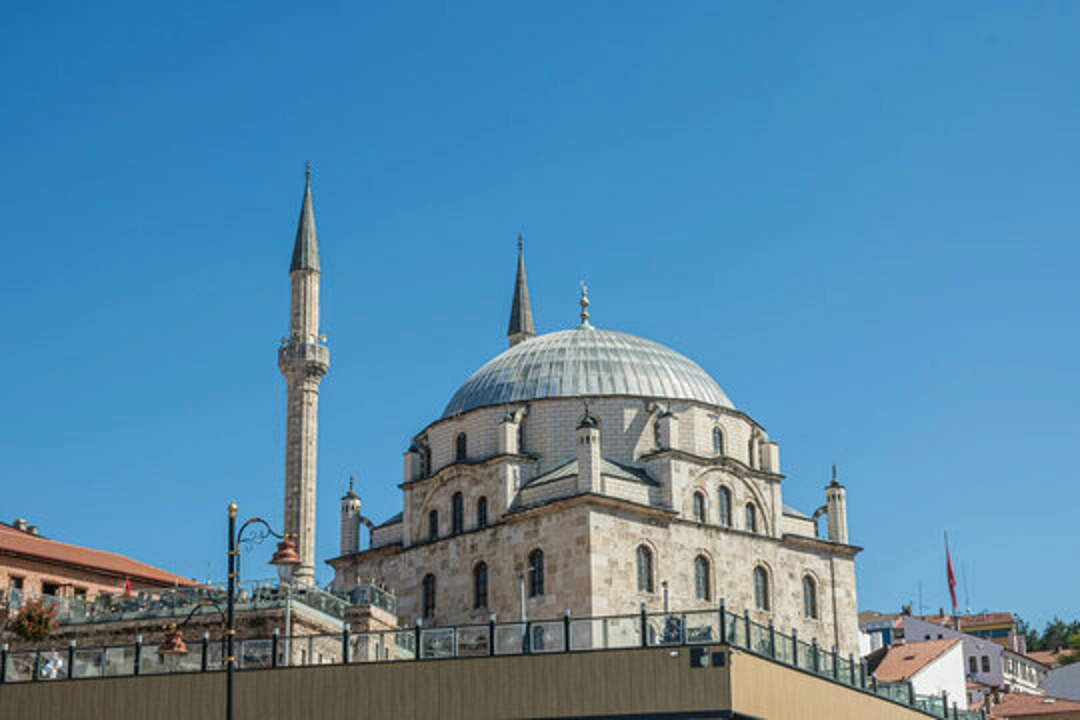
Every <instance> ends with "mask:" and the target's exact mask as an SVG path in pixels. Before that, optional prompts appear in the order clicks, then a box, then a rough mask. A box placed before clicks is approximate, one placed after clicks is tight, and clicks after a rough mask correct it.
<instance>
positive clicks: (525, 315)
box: [506, 235, 536, 347]
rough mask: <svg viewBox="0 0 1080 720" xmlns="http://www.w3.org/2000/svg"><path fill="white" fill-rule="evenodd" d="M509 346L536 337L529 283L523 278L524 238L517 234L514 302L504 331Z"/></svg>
mask: <svg viewBox="0 0 1080 720" xmlns="http://www.w3.org/2000/svg"><path fill="white" fill-rule="evenodd" d="M506 336H507V338H509V340H510V347H513V346H515V345H517V344H518V343H520V342H524V341H525V340H528V339H529V338H531V337H536V328H535V327H534V326H533V316H532V305H531V304H530V303H529V284H528V282H527V281H526V280H525V238H523V237H522V236H521V235H518V265H517V278H515V279H514V302H513V304H512V305H511V306H510V326H509V328H508V329H507V331H506Z"/></svg>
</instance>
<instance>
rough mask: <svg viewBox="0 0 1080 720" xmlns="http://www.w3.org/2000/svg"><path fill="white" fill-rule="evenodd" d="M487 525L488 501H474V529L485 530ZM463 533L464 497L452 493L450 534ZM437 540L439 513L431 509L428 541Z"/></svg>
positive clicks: (482, 499)
mask: <svg viewBox="0 0 1080 720" xmlns="http://www.w3.org/2000/svg"><path fill="white" fill-rule="evenodd" d="M487 525H488V501H487V498H486V497H480V498H479V499H477V501H476V528H477V529H480V528H485V527H487ZM463 532H465V496H464V495H462V494H461V493H459V492H457V493H454V495H453V497H451V498H450V534H451V535H460V534H461V533H463ZM438 539H439V511H438V510H436V509H434V508H432V509H431V510H429V511H428V540H438Z"/></svg>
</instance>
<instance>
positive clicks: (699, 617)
mask: <svg viewBox="0 0 1080 720" xmlns="http://www.w3.org/2000/svg"><path fill="white" fill-rule="evenodd" d="M330 597H334V596H332V595H331V596H330ZM294 599H295V598H294ZM334 599H335V600H338V601H340V602H344V601H341V600H340V598H336V597H334ZM234 642H235V643H236V645H237V647H238V649H237V652H236V655H237V657H238V669H241V670H256V669H262V668H271V667H288V666H297V665H320V664H365V663H373V662H374V663H383V662H401V661H425V660H434V659H444V658H467V657H489V656H492V655H539V654H546V653H552V652H600V651H610V650H619V649H629V648H640V647H644V648H648V647H665V646H680V647H685V646H690V647H693V646H705V645H723V646H727V647H732V648H738V649H739V650H740V651H743V652H749V653H752V654H754V655H757V656H760V657H763V658H767V659H769V660H772V661H774V662H779V663H781V664H783V665H787V666H789V667H793V668H796V669H798V670H800V671H802V672H807V673H810V674H813V675H816V676H817V677H819V678H821V679H823V680H826V681H828V682H833V683H836V684H840V685H844V686H846V687H850V688H853V689H855V690H858V691H860V692H865V693H869V694H873V695H876V696H878V697H881V698H883V699H885V700H888V701H891V702H895V703H897V704H901V705H905V706H907V707H911V708H912V709H915V710H918V711H921V712H924V713H926V714H927V715H930V716H933V717H944V716H945V713H947V716H948V717H954V718H958V719H959V720H979V719H980V718H982V719H983V720H985V714H984V713H982V712H978V713H976V712H972V711H966V710H959V708H957V707H956V706H955V705H954V704H949V703H948V698H945V697H941V696H923V695H917V694H916V693H915V692H914V691H913V689H912V686H911V684H910V683H884V682H877V681H875V680H874V679H873V678H871V677H870V676H869V673H868V672H867V668H866V664H865V661H856V659H855V658H854V656H852V655H848V656H847V657H844V656H842V655H840V654H839V653H838V652H837V651H836V649H835V648H829V649H826V648H823V647H822V646H820V645H818V644H817V642H816V640H815V641H813V642H810V643H807V642H804V641H803V640H801V639H799V637H798V636H797V634H796V633H795V632H792V633H791V634H790V635H788V634H785V633H783V632H780V631H778V630H777V629H776V628H775V627H774V626H772V625H771V624H769V625H761V624H759V623H756V622H754V621H753V620H752V619H751V617H750V614H749V613H748V612H745V613H743V614H742V615H738V614H734V613H730V612H728V611H727V610H726V609H725V607H724V604H723V601H721V602H720V606H719V607H718V608H716V609H712V610H686V611H679V612H668V613H662V612H661V613H649V612H647V611H645V610H644V609H643V610H642V611H641V612H640V613H635V614H632V615H605V616H596V617H571V616H570V614H569V612H565V613H564V615H563V616H562V617H558V618H552V619H535V620H529V621H528V622H504V623H499V622H495V621H494V620H491V621H490V622H488V623H481V624H468V625H456V626H433V627H425V626H423V625H420V624H417V625H416V627H413V628H398V629H394V630H383V631H375V632H354V631H352V630H351V629H350V628H349V626H348V625H345V626H344V629H343V631H342V632H341V633H334V634H327V635H294V636H293V637H291V638H286V637H284V636H280V635H279V634H278V633H277V631H276V630H275V631H274V633H273V635H271V636H270V637H265V638H262V637H258V638H247V639H236V640H235V641H234ZM187 647H188V649H189V651H188V654H187V655H186V656H183V657H174V656H173V655H171V654H170V655H161V654H158V653H157V651H156V650H157V645H156V644H147V643H144V642H142V641H141V640H137V642H136V643H135V644H133V645H112V646H106V647H90V648H82V647H78V646H76V645H75V643H74V641H72V642H71V644H70V645H69V646H68V647H67V648H62V649H55V650H32V651H26V652H13V651H10V650H9V649H8V646H7V645H4V646H2V647H0V684H3V683H12V682H32V681H41V680H68V679H80V678H86V677H117V676H132V675H151V674H162V673H185V672H213V671H216V670H219V669H221V668H222V663H221V655H222V653H221V647H220V641H211V640H210V639H209V636H208V635H205V634H204V636H203V639H202V640H201V641H192V642H188V643H187ZM65 658H66V659H67V661H66V664H65V660H64V659H65Z"/></svg>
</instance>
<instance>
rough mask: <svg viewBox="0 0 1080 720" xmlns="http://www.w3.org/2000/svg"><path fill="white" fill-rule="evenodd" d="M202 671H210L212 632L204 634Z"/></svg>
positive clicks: (204, 632)
mask: <svg viewBox="0 0 1080 720" xmlns="http://www.w3.org/2000/svg"><path fill="white" fill-rule="evenodd" d="M199 665H200V669H201V670H202V671H203V672H206V671H207V670H209V669H210V631H209V630H204V631H203V634H202V661H201V662H200V663H199Z"/></svg>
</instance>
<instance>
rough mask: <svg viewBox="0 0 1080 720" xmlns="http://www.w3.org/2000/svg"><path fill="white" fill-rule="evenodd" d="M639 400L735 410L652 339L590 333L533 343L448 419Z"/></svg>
mask: <svg viewBox="0 0 1080 720" xmlns="http://www.w3.org/2000/svg"><path fill="white" fill-rule="evenodd" d="M600 395H631V396H637V397H649V398H656V399H659V400H693V401H697V402H702V403H705V404H707V405H718V406H721V407H726V408H733V407H734V406H733V405H732V404H731V401H730V400H729V399H728V397H727V395H725V394H724V391H723V390H721V389H720V386H719V385H717V384H716V381H715V380H713V379H712V378H711V377H709V375H708V374H707V373H706V372H705V371H704V370H702V369H701V368H700V367H699V366H698V365H697V363H695V362H694V361H693V360H691V359H690V358H688V357H686V356H684V355H680V354H679V353H677V352H675V351H674V350H671V349H670V348H666V347H664V346H663V345H660V344H659V343H655V342H653V341H651V340H646V339H645V338H640V337H637V336H636V335H629V334H627V333H621V332H615V331H613V330H597V329H596V328H594V327H592V326H590V325H582V326H580V327H578V328H575V329H573V330H562V331H560V332H554V333H550V334H548V335H541V336H539V337H535V338H532V339H530V340H528V341H527V342H522V343H519V344H517V345H515V346H514V347H512V348H510V349H509V350H507V351H506V352H504V353H502V354H501V355H499V356H497V357H495V358H494V359H492V360H491V361H490V362H488V363H487V364H486V365H484V366H483V367H482V368H480V369H479V370H477V371H476V372H475V373H474V374H473V376H472V377H470V378H469V379H468V380H466V381H465V384H464V385H462V386H461V387H460V388H459V389H458V391H457V392H456V393H454V397H453V398H451V400H450V402H449V404H447V406H446V409H445V410H444V411H443V417H444V418H445V417H450V416H452V415H457V414H458V413H463V412H467V411H469V410H474V409H476V408H480V407H488V406H491V405H500V404H502V403H514V402H524V401H528V400H537V399H539V398H560V397H581V396H600Z"/></svg>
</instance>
